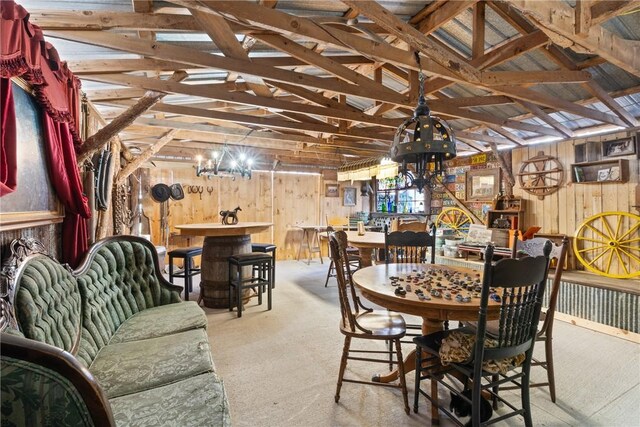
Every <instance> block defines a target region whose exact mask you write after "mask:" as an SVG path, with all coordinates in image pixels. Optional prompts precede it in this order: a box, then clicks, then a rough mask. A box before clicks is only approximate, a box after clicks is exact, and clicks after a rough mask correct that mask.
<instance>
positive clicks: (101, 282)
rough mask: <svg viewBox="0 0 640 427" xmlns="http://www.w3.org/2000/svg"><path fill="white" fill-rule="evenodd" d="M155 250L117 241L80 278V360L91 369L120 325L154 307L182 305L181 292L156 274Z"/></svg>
mask: <svg viewBox="0 0 640 427" xmlns="http://www.w3.org/2000/svg"><path fill="white" fill-rule="evenodd" d="M151 249H152V247H150V246H148V245H144V244H142V243H140V242H135V241H125V240H115V241H111V242H109V243H107V244H105V245H103V246H102V247H101V248H100V249H99V250H98V251H97V252H95V253H93V256H92V258H91V259H90V260H88V261H89V264H88V268H87V270H86V271H83V272H82V273H81V274H79V275H78V277H77V279H78V285H79V287H80V293H81V294H82V299H83V302H84V307H83V308H84V313H83V319H82V340H81V343H80V348H79V351H78V358H79V359H80V360H81V361H82V362H83V363H85V364H86V365H87V366H88V365H90V364H91V362H92V361H93V359H94V358H95V357H96V355H97V354H98V352H99V351H100V349H101V348H102V347H104V346H105V345H107V344H108V343H109V341H110V340H111V337H112V336H113V335H114V333H115V332H116V331H117V330H118V328H119V327H120V325H122V323H123V322H124V321H125V320H127V319H128V318H130V317H131V316H133V315H134V314H136V313H138V312H140V311H142V310H145V309H147V308H151V307H157V306H160V305H164V304H169V303H174V302H180V294H179V292H178V291H175V290H171V289H168V288H166V287H164V286H163V285H162V284H161V282H160V281H159V280H158V277H157V276H156V272H155V263H154V262H153V261H154V254H153V253H152V252H151Z"/></svg>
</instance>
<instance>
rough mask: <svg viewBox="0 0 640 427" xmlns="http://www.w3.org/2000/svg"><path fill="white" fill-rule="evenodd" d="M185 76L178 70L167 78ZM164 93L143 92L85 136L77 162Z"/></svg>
mask: <svg viewBox="0 0 640 427" xmlns="http://www.w3.org/2000/svg"><path fill="white" fill-rule="evenodd" d="M187 77H188V74H187V73H186V72H185V71H182V70H179V71H176V72H174V73H173V75H172V76H171V78H170V79H169V80H170V81H172V82H180V81H182V80H184V79H186V78H187ZM166 95H167V94H166V93H163V92H156V91H153V90H150V91H147V93H145V94H144V96H143V97H142V98H140V99H139V100H138V102H136V103H135V104H134V105H132V106H131V107H129V108H128V109H127V110H126V111H125V112H123V113H122V114H120V115H119V116H118V117H116V118H115V119H113V120H111V122H110V123H109V124H108V125H106V126H105V127H103V128H102V129H100V130H99V131H98V132H96V133H95V134H93V135H92V136H90V137H89V138H87V140H86V141H85V142H84V144H82V146H81V147H80V150H79V152H78V163H79V164H81V163H83V162H84V161H85V160H87V159H88V158H89V157H91V156H92V155H93V154H94V153H95V152H96V151H98V150H99V149H101V148H102V147H103V146H104V145H105V144H107V143H108V142H109V141H110V140H111V138H113V137H114V136H116V135H117V134H118V133H119V132H120V131H122V130H123V129H125V128H126V127H127V126H129V125H130V124H131V123H133V121H134V120H135V119H137V118H138V117H140V116H141V115H142V114H144V112H145V111H147V110H148V109H149V108H151V107H153V106H154V105H155V104H156V103H157V102H158V101H160V100H161V99H162V98H164V97H165V96H166Z"/></svg>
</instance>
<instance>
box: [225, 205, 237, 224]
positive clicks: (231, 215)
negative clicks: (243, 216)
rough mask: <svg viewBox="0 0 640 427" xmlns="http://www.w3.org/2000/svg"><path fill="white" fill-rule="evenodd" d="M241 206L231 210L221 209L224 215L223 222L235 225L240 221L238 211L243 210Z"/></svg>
mask: <svg viewBox="0 0 640 427" xmlns="http://www.w3.org/2000/svg"><path fill="white" fill-rule="evenodd" d="M241 210H242V209H240V206H238V207H237V208H235V209H233V210H230V211H220V215H221V216H222V223H223V224H224V225H234V224H237V223H238V211H241Z"/></svg>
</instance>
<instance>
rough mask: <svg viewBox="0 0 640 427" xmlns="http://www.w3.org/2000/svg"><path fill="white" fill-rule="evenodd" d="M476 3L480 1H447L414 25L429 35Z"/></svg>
mask: <svg viewBox="0 0 640 427" xmlns="http://www.w3.org/2000/svg"><path fill="white" fill-rule="evenodd" d="M476 3H478V0H470V1H456V0H449V1H446V2H445V3H443V4H441V5H440V6H439V7H438V8H437V9H435V10H433V11H432V12H431V13H429V14H428V15H427V16H425V17H424V18H423V19H422V20H420V21H419V22H417V23H415V24H414V25H415V27H416V29H417V30H418V31H419V32H421V33H422V34H424V35H429V34H431V33H432V32H434V31H435V30H437V29H438V28H440V27H441V26H443V25H444V24H446V23H447V22H449V21H451V20H452V19H453V18H455V17H456V16H458V15H459V14H460V13H462V12H463V11H465V10H467V9H469V8H470V7H474V6H475V4H476ZM409 23H410V24H413V23H412V22H411V21H409Z"/></svg>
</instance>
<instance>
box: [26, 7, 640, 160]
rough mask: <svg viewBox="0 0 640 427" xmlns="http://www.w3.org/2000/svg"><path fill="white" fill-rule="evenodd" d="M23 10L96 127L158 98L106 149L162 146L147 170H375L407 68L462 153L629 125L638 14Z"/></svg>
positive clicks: (407, 100) (404, 100)
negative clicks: (206, 164) (208, 159)
mask: <svg viewBox="0 0 640 427" xmlns="http://www.w3.org/2000/svg"><path fill="white" fill-rule="evenodd" d="M20 3H21V4H22V5H23V6H25V8H26V9H27V10H29V11H30V12H31V17H30V20H31V22H33V23H35V24H37V25H40V26H41V27H42V28H43V30H44V31H45V36H46V37H47V38H48V40H49V41H51V42H52V43H53V44H54V45H55V46H56V48H57V49H58V51H59V52H60V57H61V58H62V59H64V60H67V61H68V63H69V68H70V69H71V70H72V71H73V72H74V73H75V74H76V75H77V76H78V77H80V78H81V79H82V81H83V90H84V91H85V92H86V95H87V98H88V99H89V100H90V101H91V102H92V103H93V104H94V106H95V107H96V108H97V110H98V111H100V113H101V114H102V116H103V117H104V118H105V119H106V120H107V122H108V121H110V120H112V119H113V118H115V117H117V116H119V115H121V114H122V113H123V112H124V111H125V110H127V108H130V107H131V106H133V105H136V104H139V103H140V101H139V99H140V98H141V97H143V96H145V94H147V95H149V93H148V92H149V91H153V92H156V95H157V93H161V94H162V95H161V96H158V98H160V101H159V102H157V103H155V104H154V105H152V106H151V108H149V109H148V110H147V111H145V113H144V114H142V115H140V116H139V117H138V118H137V119H136V120H135V121H134V123H133V124H131V125H130V126H128V127H126V128H125V129H124V130H122V131H121V132H120V134H119V137H120V139H121V140H122V141H123V143H124V145H125V146H127V147H129V149H130V150H132V151H133V152H134V154H135V153H136V152H141V151H144V150H146V149H148V148H149V147H151V146H152V145H153V144H155V143H157V142H158V141H160V143H163V144H165V145H164V146H163V147H162V149H160V151H159V152H158V153H157V154H156V155H155V156H156V158H159V159H165V160H173V161H182V162H191V161H193V158H194V157H195V155H197V154H205V153H207V151H208V150H211V149H212V148H215V147H219V146H221V145H223V144H228V145H229V146H234V145H241V146H244V147H246V148H243V149H244V150H247V151H249V152H250V153H252V155H253V156H254V157H256V159H257V160H258V162H260V163H262V164H263V166H265V165H266V166H268V167H273V165H276V164H279V165H282V166H289V167H296V165H299V166H300V167H302V166H304V165H307V166H311V167H314V168H318V167H336V166H339V165H340V164H343V163H344V162H346V161H350V160H355V159H358V158H362V157H371V156H380V155H383V154H385V153H386V152H388V148H389V145H390V142H391V141H392V140H393V135H394V131H395V129H396V128H397V127H398V125H399V124H400V123H402V121H403V120H404V119H406V118H407V117H408V116H410V115H412V112H413V108H414V107H415V105H416V102H417V97H418V94H419V88H420V83H419V75H420V70H422V72H423V74H424V76H425V81H424V91H425V94H426V95H427V99H428V105H429V107H430V108H431V111H432V112H433V114H435V115H437V116H439V117H440V118H443V119H445V120H447V122H448V123H449V124H450V126H451V127H452V128H453V129H454V131H455V135H456V137H457V139H458V150H459V152H461V153H474V152H479V151H485V150H488V149H489V147H490V146H491V145H494V146H495V147H497V148H507V147H516V146H522V145H527V144H531V143H536V142H542V141H553V140H562V139H566V138H570V137H575V136H579V135H581V134H584V133H585V132H592V131H597V130H605V129H609V128H631V127H636V126H638V120H637V118H638V117H639V116H640V41H639V40H640V10H639V9H640V4H638V3H637V2H634V1H586V0H577V1H570V2H569V1H567V2H565V1H533V0H519V1H509V2H506V1H459V0H432V1H413V0H410V1H369V0H342V1H321V0H316V1H300V0H298V1H295V0H294V1H287V0H279V1H270V0H260V1H201V0H198V1H195V0H171V1H158V0H155V1H154V0H144V1H138V0H135V1H133V2H132V1H131V0H106V1H98V0H95V1H64V0H62V1H61V0H57V1H55V2H51V1H41V0H25V1H22V2H20ZM165 94H166V95H165ZM170 131H171V132H170ZM168 132H170V133H169V134H168Z"/></svg>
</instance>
